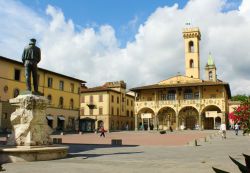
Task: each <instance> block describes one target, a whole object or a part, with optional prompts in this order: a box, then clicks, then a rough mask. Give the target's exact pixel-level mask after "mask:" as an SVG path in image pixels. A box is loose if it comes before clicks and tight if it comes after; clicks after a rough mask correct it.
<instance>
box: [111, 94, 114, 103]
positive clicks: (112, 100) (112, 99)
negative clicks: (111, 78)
mask: <svg viewBox="0 0 250 173" xmlns="http://www.w3.org/2000/svg"><path fill="white" fill-rule="evenodd" d="M111 102H112V103H114V96H113V95H111Z"/></svg>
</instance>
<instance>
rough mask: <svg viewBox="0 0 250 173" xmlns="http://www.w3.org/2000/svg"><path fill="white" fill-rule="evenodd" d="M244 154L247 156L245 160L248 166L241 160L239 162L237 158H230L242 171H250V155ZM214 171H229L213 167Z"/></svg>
mask: <svg viewBox="0 0 250 173" xmlns="http://www.w3.org/2000/svg"><path fill="white" fill-rule="evenodd" d="M243 156H244V157H245V162H246V166H245V165H243V164H241V163H240V162H238V161H237V160H235V159H234V158H232V157H230V156H229V158H230V159H231V160H232V161H233V162H234V163H235V164H236V165H237V166H238V168H239V170H240V172H241V173H250V156H248V155H246V154H243ZM212 168H213V170H214V172H216V173H229V172H226V171H223V170H221V169H218V168H214V167H212Z"/></svg>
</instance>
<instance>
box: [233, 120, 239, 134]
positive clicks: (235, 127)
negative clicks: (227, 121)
mask: <svg viewBox="0 0 250 173" xmlns="http://www.w3.org/2000/svg"><path fill="white" fill-rule="evenodd" d="M239 129H240V126H239V125H238V123H236V124H235V125H234V130H235V135H238V131H239Z"/></svg>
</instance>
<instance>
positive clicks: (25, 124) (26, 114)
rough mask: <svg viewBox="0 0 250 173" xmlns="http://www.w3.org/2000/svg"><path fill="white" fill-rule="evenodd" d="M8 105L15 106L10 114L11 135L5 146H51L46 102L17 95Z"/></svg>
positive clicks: (28, 95)
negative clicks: (14, 109)
mask: <svg viewBox="0 0 250 173" xmlns="http://www.w3.org/2000/svg"><path fill="white" fill-rule="evenodd" d="M10 104H12V105H15V106H17V108H16V111H15V112H13V113H12V114H11V117H10V121H11V124H12V126H13V129H12V135H11V136H10V138H9V140H8V142H7V145H16V146H40V145H49V144H52V141H51V139H50V136H49V135H50V134H51V132H52V129H51V128H50V127H49V126H48V124H47V120H46V107H47V105H48V100H47V99H46V98H45V97H43V96H37V95H33V94H26V95H19V96H18V97H16V98H13V99H10Z"/></svg>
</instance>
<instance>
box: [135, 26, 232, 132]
mask: <svg viewBox="0 0 250 173" xmlns="http://www.w3.org/2000/svg"><path fill="white" fill-rule="evenodd" d="M183 38H184V45H185V50H184V51H185V57H184V58H185V75H177V76H173V77H169V78H168V79H166V80H163V81H160V82H159V83H156V84H152V85H147V86H139V87H136V88H132V89H131V91H134V92H135V93H136V102H135V129H144V130H150V129H151V130H153V129H169V128H170V126H171V127H172V128H173V129H198V128H199V129H215V128H218V127H219V125H220V124H221V122H224V121H226V119H227V118H226V116H227V114H228V112H229V110H228V109H229V108H228V99H229V98H230V97H231V91H230V87H229V84H228V83H225V82H223V81H221V80H219V79H217V74H216V66H215V64H214V61H213V59H212V57H211V54H209V57H208V61H207V64H206V66H205V76H206V78H205V80H203V79H201V77H200V47H199V45H200V40H201V33H200V31H199V28H185V29H184V30H183ZM148 127H150V128H148Z"/></svg>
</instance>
